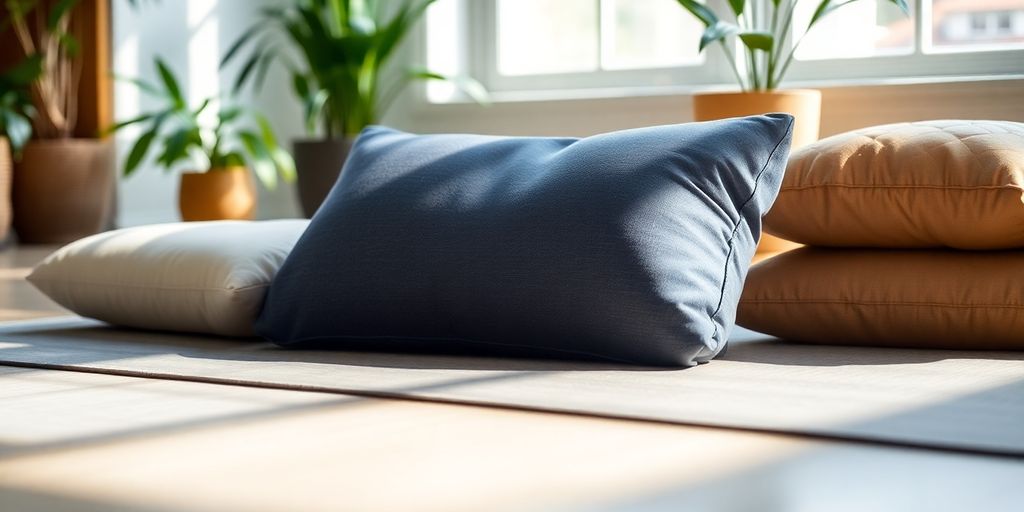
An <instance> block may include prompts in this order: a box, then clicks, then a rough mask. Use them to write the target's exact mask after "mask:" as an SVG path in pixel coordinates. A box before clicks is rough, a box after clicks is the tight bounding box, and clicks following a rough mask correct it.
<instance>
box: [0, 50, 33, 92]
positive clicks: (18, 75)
mask: <svg viewBox="0 0 1024 512" xmlns="http://www.w3.org/2000/svg"><path fill="white" fill-rule="evenodd" d="M42 74H43V57H42V55H39V54H33V55H31V56H29V57H25V58H24V59H22V60H21V62H19V63H18V64H17V65H15V66H14V67H13V68H11V69H9V70H8V71H7V72H6V73H4V74H3V76H2V77H0V83H3V82H7V83H9V84H11V85H14V86H21V87H26V86H28V85H30V84H32V82H35V81H36V79H37V78H39V76H40V75H42Z"/></svg>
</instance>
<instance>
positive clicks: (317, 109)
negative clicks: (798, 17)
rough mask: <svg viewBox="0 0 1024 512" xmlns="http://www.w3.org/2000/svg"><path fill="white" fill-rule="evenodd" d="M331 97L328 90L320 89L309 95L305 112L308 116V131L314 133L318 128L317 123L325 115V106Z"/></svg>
mask: <svg viewBox="0 0 1024 512" xmlns="http://www.w3.org/2000/svg"><path fill="white" fill-rule="evenodd" d="M329 97H330V95H329V94H327V91H324V90H320V91H317V92H316V93H315V94H313V95H312V96H310V97H309V99H308V100H306V104H305V105H304V106H305V108H304V109H303V110H304V114H305V117H306V131H308V132H309V133H313V132H314V131H315V130H316V125H317V123H318V122H319V121H320V118H321V116H323V112H324V106H325V105H326V104H327V99H328V98H329Z"/></svg>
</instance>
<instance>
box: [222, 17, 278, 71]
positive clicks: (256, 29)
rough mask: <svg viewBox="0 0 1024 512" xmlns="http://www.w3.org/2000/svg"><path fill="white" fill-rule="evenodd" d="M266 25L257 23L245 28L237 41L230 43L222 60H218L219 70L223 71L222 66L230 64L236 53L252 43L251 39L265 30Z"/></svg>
mask: <svg viewBox="0 0 1024 512" xmlns="http://www.w3.org/2000/svg"><path fill="white" fill-rule="evenodd" d="M268 25H269V22H268V21H259V22H256V23H254V24H253V25H252V26H250V27H249V28H247V29H246V30H245V32H242V35H240V36H238V39H235V42H234V43H231V47H229V48H228V51H227V53H225V54H224V58H222V59H221V60H220V67H221V69H223V68H224V66H226V65H227V64H228V63H229V62H231V59H233V58H234V57H235V55H236V54H237V53H238V51H239V50H241V49H242V47H244V46H245V45H246V44H248V43H249V41H252V39H253V37H254V36H256V34H258V33H260V32H261V31H262V30H264V29H266V28H267V27H268Z"/></svg>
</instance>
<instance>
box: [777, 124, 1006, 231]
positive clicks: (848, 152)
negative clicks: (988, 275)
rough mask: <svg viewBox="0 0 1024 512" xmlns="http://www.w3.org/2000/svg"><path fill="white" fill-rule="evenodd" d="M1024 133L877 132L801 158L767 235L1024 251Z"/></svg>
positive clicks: (844, 137)
mask: <svg viewBox="0 0 1024 512" xmlns="http://www.w3.org/2000/svg"><path fill="white" fill-rule="evenodd" d="M1022 198H1024V124H1022V123H1013V122H1009V121H926V122H917V123H900V124H891V125H884V126H876V127H873V128H867V129H863V130H857V131H853V132H849V133H844V134H841V135H836V136H833V137H829V138H827V139H823V140H821V141H819V142H817V143H815V144H811V145H810V146H806V147H804V148H802V149H801V150H799V151H795V152H794V154H793V155H792V157H791V159H790V163H789V166H788V168H787V170H786V179H785V181H784V182H783V184H782V190H781V191H780V192H779V197H778V199H777V200H776V203H775V206H774V207H773V208H772V210H771V211H770V212H769V213H768V215H767V217H766V218H765V231H767V232H768V233H771V234H774V235H778V236H781V237H783V238H786V239H788V240H793V241H795V242H800V243H803V244H808V245H817V246H828V247H889V248H929V247H952V248H956V249H1010V248H1019V247H1024V204H1022Z"/></svg>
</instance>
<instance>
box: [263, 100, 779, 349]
mask: <svg viewBox="0 0 1024 512" xmlns="http://www.w3.org/2000/svg"><path fill="white" fill-rule="evenodd" d="M792 123H793V119H792V117H791V116H789V115H786V114H770V115H764V116H754V117H746V118H736V119H727V120H723V121H713V122H706V123H689V124H680V125H670V126H658V127H651V128H640V129H635V130H627V131H621V132H614V133H608V134H603V135H596V136H593V137H587V138H583V139H574V138H526V137H494V136H482V135H411V134H407V133H403V132H399V131H395V130H392V129H388V128H383V127H376V126H374V127H369V128H367V129H365V130H364V131H363V132H362V134H360V136H359V138H358V140H357V141H356V143H355V145H354V147H353V149H352V152H351V154H350V156H349V159H348V162H347V163H346V164H345V168H344V170H343V171H342V174H341V177H340V178H339V180H338V183H337V184H336V185H335V186H334V189H333V190H332V191H331V193H330V195H329V196H328V197H327V199H326V201H325V202H324V204H323V206H321V208H320V210H319V211H318V212H317V213H316V215H315V216H314V217H313V219H312V221H311V223H310V225H309V228H308V229H307V230H306V232H305V234H304V235H303V236H302V238H301V239H300V240H299V241H298V243H297V244H296V246H295V248H294V250H293V251H292V253H291V254H290V255H289V256H288V258H287V260H286V261H285V263H284V265H283V266H282V268H281V269H280V271H279V272H278V274H277V276H276V278H275V279H274V282H273V284H272V285H271V287H270V290H269V292H268V294H267V298H266V302H265V303H264V307H263V310H262V312H261V314H260V317H259V319H258V320H257V323H256V331H257V333H259V334H260V335H261V336H264V337H266V338H267V339H269V340H271V341H273V342H275V343H277V344H279V345H282V346H296V347H303V346H316V347H318V348H324V347H332V346H333V347H339V348H344V347H349V346H353V345H358V346H361V347H366V346H367V345H369V346H378V347H383V348H390V349H394V347H403V346H406V347H416V348H417V350H433V349H434V348H436V349H438V350H447V348H446V347H450V346H459V345H467V344H469V345H476V346H487V347H490V349H489V350H492V351H493V350H495V349H497V350H498V351H499V352H500V351H501V350H500V349H501V348H502V347H505V348H508V349H510V350H514V351H516V353H518V354H522V353H523V349H527V353H530V354H533V353H535V354H537V355H557V354H561V355H563V356H565V355H568V356H570V357H596V358H602V359H610V360H615V361H619V362H628V363H634V364H642V365H657V366H664V365H668V366H691V365H694V364H696V363H700V362H706V361H708V360H710V359H711V358H713V357H714V356H715V355H716V354H718V353H719V352H720V351H721V350H722V349H723V348H724V346H725V343H726V340H727V339H728V336H729V332H730V330H731V329H732V327H733V324H734V320H735V316H736V305H737V303H738V301H739V297H740V292H741V290H742V288H743V280H744V278H745V277H746V273H747V268H748V266H749V262H750V260H751V258H752V257H753V254H754V250H755V247H756V244H757V240H758V238H759V237H760V232H761V216H762V215H763V214H764V213H765V212H766V211H767V210H768V208H769V207H770V206H771V204H772V202H773V201H774V200H775V196H776V195H777V194H778V191H779V187H780V184H781V182H782V176H783V173H784V170H785V165H786V159H787V156H788V152H789V140H790V132H791V128H792Z"/></svg>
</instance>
